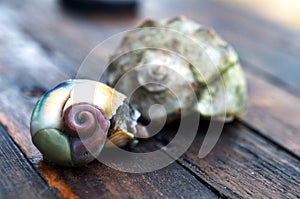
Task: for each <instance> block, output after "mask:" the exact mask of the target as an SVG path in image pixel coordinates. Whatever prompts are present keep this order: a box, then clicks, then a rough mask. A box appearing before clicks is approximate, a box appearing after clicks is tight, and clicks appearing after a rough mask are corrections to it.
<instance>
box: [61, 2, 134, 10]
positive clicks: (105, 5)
mask: <svg viewBox="0 0 300 199" xmlns="http://www.w3.org/2000/svg"><path fill="white" fill-rule="evenodd" d="M61 3H62V5H63V6H64V7H65V8H70V9H76V10H88V11H91V10H92V11H104V12H114V11H118V12H120V11H130V10H135V9H136V8H137V5H138V0H61Z"/></svg>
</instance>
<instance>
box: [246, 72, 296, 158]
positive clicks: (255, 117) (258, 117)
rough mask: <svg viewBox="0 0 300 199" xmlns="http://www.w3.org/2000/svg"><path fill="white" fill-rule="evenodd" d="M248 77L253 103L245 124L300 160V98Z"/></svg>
mask: <svg viewBox="0 0 300 199" xmlns="http://www.w3.org/2000/svg"><path fill="white" fill-rule="evenodd" d="M246 76H247V80H248V84H249V99H248V104H247V109H248V110H247V113H246V115H245V116H244V118H242V121H243V122H244V123H245V124H248V125H250V126H251V127H252V128H255V129H256V130H257V131H259V132H260V133H262V134H263V135H264V136H266V137H268V138H269V139H271V140H273V141H275V142H276V143H278V144H280V145H281V146H282V147H284V148H286V149H287V150H289V151H290V152H291V153H293V154H295V155H296V156H298V157H300V126H299V119H300V107H299V104H300V98H298V97H296V96H294V95H291V94H290V93H288V92H287V91H284V90H282V89H280V88H278V87H276V86H274V85H272V84H270V83H268V82H267V81H264V80H262V79H260V78H258V77H257V76H256V75H255V74H252V73H251V72H247V75H246Z"/></svg>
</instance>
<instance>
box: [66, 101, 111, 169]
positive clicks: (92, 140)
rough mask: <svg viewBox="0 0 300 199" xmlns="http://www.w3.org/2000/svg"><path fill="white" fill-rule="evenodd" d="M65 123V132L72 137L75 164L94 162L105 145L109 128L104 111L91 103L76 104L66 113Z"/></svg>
mask: <svg viewBox="0 0 300 199" xmlns="http://www.w3.org/2000/svg"><path fill="white" fill-rule="evenodd" d="M63 122H64V126H63V132H64V133H65V134H67V135H68V136H70V137H69V139H70V148H71V158H72V161H73V164H76V165H83V164H87V163H89V162H91V161H92V160H94V159H95V158H94V157H96V156H98V155H99V154H100V152H101V149H102V148H103V146H104V144H105V140H106V134H107V131H108V127H109V120H108V119H107V118H106V116H105V114H104V111H103V110H102V109H101V108H99V107H97V106H95V105H92V104H89V103H78V104H74V105H72V106H70V107H69V108H67V109H66V111H65V112H64V116H63Z"/></svg>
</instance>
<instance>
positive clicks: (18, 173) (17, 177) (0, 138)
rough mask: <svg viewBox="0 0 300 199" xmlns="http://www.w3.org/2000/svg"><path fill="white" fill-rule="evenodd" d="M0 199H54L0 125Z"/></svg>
mask: <svg viewBox="0 0 300 199" xmlns="http://www.w3.org/2000/svg"><path fill="white" fill-rule="evenodd" d="M0 170H1V173H0V198H3V199H4V198H24V199H26V198H28V199H33V198H56V197H55V191H54V190H51V189H50V188H49V187H48V186H47V184H46V183H45V181H44V180H43V179H42V178H41V177H40V176H39V175H38V173H37V172H36V171H35V169H34V168H33V167H32V166H31V165H30V163H29V162H28V161H27V159H26V158H25V157H24V155H23V154H22V152H21V151H20V150H19V149H18V147H16V145H15V144H14V142H13V141H12V140H11V138H10V137H9V135H8V134H7V132H6V131H5V128H4V127H3V126H1V125H0Z"/></svg>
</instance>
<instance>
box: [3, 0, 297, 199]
mask: <svg viewBox="0 0 300 199" xmlns="http://www.w3.org/2000/svg"><path fill="white" fill-rule="evenodd" d="M159 2H160V3H159ZM270 9H271V8H270ZM177 15H186V16H188V17H190V18H192V19H194V20H196V21H198V22H201V23H202V24H205V25H207V26H212V27H214V28H215V29H216V30H217V32H218V33H219V34H220V35H222V36H223V37H224V38H225V39H226V40H227V41H229V42H230V43H232V44H233V46H234V47H235V48H236V49H237V51H238V52H239V54H240V57H241V62H242V65H243V68H244V69H245V73H246V77H247V80H248V87H249V100H248V111H247V114H246V115H245V116H244V117H243V118H242V119H241V120H238V121H235V122H233V123H230V124H228V125H226V126H225V128H224V130H223V133H222V136H221V138H220V140H219V141H218V143H217V145H216V146H215V148H214V149H213V151H212V152H211V153H210V154H209V155H208V156H207V157H205V158H203V159H200V158H198V157H197V154H198V151H199V148H200V143H201V142H202V139H203V133H201V132H200V131H201V128H200V130H199V132H198V135H197V137H196V139H195V141H194V143H193V145H192V146H191V147H190V148H189V150H188V151H187V152H186V153H185V154H184V155H183V156H182V157H180V158H179V159H178V160H176V161H175V162H174V163H172V164H171V165H169V166H168V167H166V168H164V169H161V170H157V171H154V172H150V173H146V174H130V173H122V172H119V171H116V170H113V169H111V168H109V167H107V166H105V165H103V164H100V163H98V162H94V163H92V164H89V165H88V166H85V167H82V168H62V167H56V166H52V165H49V164H48V163H47V162H44V161H43V160H42V156H41V154H40V153H39V152H38V151H37V149H36V148H35V147H34V146H33V145H32V142H31V138H30V132H29V121H30V115H31V111H32V109H33V106H34V104H35V103H36V101H37V99H38V97H39V96H40V95H41V94H42V93H43V92H45V91H46V90H47V89H49V88H51V87H53V86H54V85H56V84H57V83H58V82H60V81H62V80H64V79H68V78H72V77H75V75H76V71H77V69H78V67H79V66H80V64H81V62H82V61H83V59H84V58H85V56H86V55H87V54H88V52H89V51H90V50H91V49H93V48H94V47H95V46H96V45H97V44H98V43H100V42H101V41H103V40H104V39H106V38H108V37H109V36H110V35H112V34H115V33H118V32H120V31H124V30H126V29H129V28H133V27H135V26H136V25H137V24H138V23H139V22H141V20H142V19H145V18H154V19H160V18H170V17H173V16H177ZM99 56H100V57H101V55H99ZM299 57H300V34H299V33H295V32H292V31H289V30H286V29H284V28H282V27H279V26H278V25H274V24H271V23H270V22H266V21H264V20H261V19H260V18H258V17H255V16H253V15H250V14H247V13H245V12H243V11H239V10H237V9H235V8H232V7H229V6H226V5H223V4H221V3H216V2H212V1H201V2H200V1H196V0H188V1H184V3H183V1H180V0H177V1H175V0H164V1H152V0H145V1H143V2H142V3H141V4H140V6H139V8H138V9H137V11H136V12H134V11H133V10H127V11H117V12H112V11H111V12H107V11H104V10H100V11H99V10H98V12H97V11H93V12H83V11H75V10H72V9H68V8H66V7H63V6H62V5H61V4H60V3H59V2H58V1H51V0H45V1H40V0H31V1H28V0H24V1H18V0H3V1H1V3H0V89H1V90H0V92H1V94H0V132H1V133H0V157H1V158H0V170H1V172H0V197H1V198H78V197H79V198H89V199H91V198H180V197H181V198H217V197H221V198H240V197H245V198H300V125H299V124H300V89H299V85H300V78H299V75H300V73H299V72H300V58H299ZM103 59H107V58H104V57H103ZM167 139H168V137H163V138H162V137H157V138H154V139H153V140H152V141H151V142H142V143H140V145H139V146H138V147H139V148H138V149H137V150H148V149H150V150H151V147H152V146H153V144H154V145H158V146H159V145H160V144H163V143H164V142H165V140H167ZM149 143H150V144H149ZM151 143H152V146H149V145H151Z"/></svg>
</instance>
